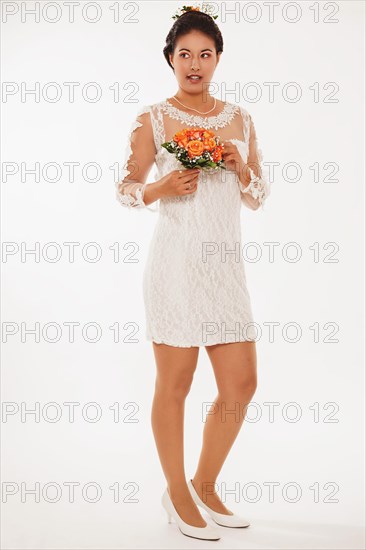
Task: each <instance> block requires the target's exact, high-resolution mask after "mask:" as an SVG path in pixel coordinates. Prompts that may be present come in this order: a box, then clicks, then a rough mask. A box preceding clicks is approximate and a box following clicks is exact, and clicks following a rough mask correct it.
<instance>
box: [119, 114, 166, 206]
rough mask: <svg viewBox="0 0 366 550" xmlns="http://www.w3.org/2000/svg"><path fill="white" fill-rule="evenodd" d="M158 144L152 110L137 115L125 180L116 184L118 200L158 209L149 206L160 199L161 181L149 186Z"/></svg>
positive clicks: (129, 139) (124, 172)
mask: <svg viewBox="0 0 366 550" xmlns="http://www.w3.org/2000/svg"><path fill="white" fill-rule="evenodd" d="M155 154H156V151H155V144H154V135H153V130H152V125H151V117H150V109H149V107H143V108H142V109H141V111H140V112H139V113H138V114H137V116H136V118H135V120H134V122H133V124H132V127H131V130H130V134H129V136H128V141H127V149H126V154H125V164H124V168H123V171H122V179H121V180H119V181H118V182H117V183H116V199H117V200H118V201H119V202H120V204H122V206H127V207H128V208H148V210H151V211H152V212H156V211H157V208H149V207H148V205H149V204H151V203H153V202H155V201H156V200H158V199H159V193H158V190H159V182H154V183H146V179H147V176H148V175H149V172H150V170H151V168H152V166H153V164H154V162H155Z"/></svg>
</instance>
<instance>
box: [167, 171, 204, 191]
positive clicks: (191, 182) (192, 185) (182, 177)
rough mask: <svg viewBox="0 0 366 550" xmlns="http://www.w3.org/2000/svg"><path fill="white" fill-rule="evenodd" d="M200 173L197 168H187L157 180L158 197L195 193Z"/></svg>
mask: <svg viewBox="0 0 366 550" xmlns="http://www.w3.org/2000/svg"><path fill="white" fill-rule="evenodd" d="M200 171H201V170H200V169H199V168H187V169H182V170H173V171H172V172H169V174H166V175H165V176H163V177H162V178H161V179H160V180H159V195H160V196H161V197H176V196H177V195H191V194H192V193H195V192H196V191H197V182H198V175H199V173H200Z"/></svg>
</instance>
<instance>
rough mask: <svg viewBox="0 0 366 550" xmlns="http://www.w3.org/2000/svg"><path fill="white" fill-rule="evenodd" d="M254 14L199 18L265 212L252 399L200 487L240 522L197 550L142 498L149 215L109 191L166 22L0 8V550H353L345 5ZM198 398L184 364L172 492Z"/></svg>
mask: <svg viewBox="0 0 366 550" xmlns="http://www.w3.org/2000/svg"><path fill="white" fill-rule="evenodd" d="M248 4H251V7H250V6H249V5H248ZM266 4H267V3H261V2H251V3H248V2H222V3H219V4H218V5H217V7H218V9H219V11H218V14H219V18H218V19H217V20H216V22H217V23H218V24H219V26H220V28H221V30H222V33H223V37H224V53H223V55H222V58H221V61H220V64H219V66H218V68H217V71H216V73H215V75H214V79H215V81H214V83H213V84H214V85H215V88H214V89H213V94H214V95H215V96H216V97H217V98H218V99H221V100H224V101H225V100H226V101H229V102H236V103H238V104H240V105H242V106H243V107H245V108H246V109H247V110H248V111H249V112H250V114H251V115H252V117H253V120H254V122H255V124H256V130H257V134H258V139H259V145H260V147H261V149H262V151H263V156H264V161H267V162H271V163H276V166H275V169H274V179H273V182H272V192H271V196H270V197H269V198H268V200H267V203H266V207H265V211H263V212H262V211H260V210H258V211H251V210H249V209H248V208H246V207H245V206H244V205H243V207H242V232H243V241H244V243H245V244H249V243H252V245H251V246H250V247H248V258H247V263H246V273H247V281H248V288H249V291H250V294H251V300H252V304H253V313H254V315H255V319H256V321H257V322H258V324H259V325H260V327H261V330H262V335H261V337H260V339H259V341H258V343H257V351H258V373H259V384H258V389H257V392H256V394H255V396H254V398H253V404H252V405H251V406H250V407H249V411H248V420H247V421H246V422H245V423H244V425H243V428H242V430H241V432H240V434H239V436H238V438H237V440H236V442H235V444H234V446H233V448H232V450H231V453H230V455H229V457H228V459H227V461H226V463H225V466H224V468H223V470H222V472H221V475H220V479H219V481H220V490H221V491H222V495H223V496H224V494H225V490H232V489H234V488H235V489H236V491H237V494H236V497H235V496H234V495H232V494H228V495H227V498H226V499H224V501H225V503H226V505H227V506H228V507H229V508H231V509H232V510H234V511H236V512H238V513H242V514H243V515H246V516H247V517H249V518H250V521H251V523H252V525H251V527H250V528H249V529H237V530H235V529H225V528H220V532H221V535H222V538H221V540H220V541H219V542H212V543H209V542H207V541H206V542H203V541H197V540H195V539H189V538H188V537H183V536H182V535H181V534H180V532H179V531H178V528H177V526H176V525H175V524H173V525H169V524H168V523H167V520H166V515H165V513H164V511H163V509H162V506H161V504H160V498H161V495H162V493H163V490H164V489H165V479H164V476H163V473H162V470H161V467H160V463H159V460H158V455H157V451H156V448H155V444H154V440H153V435H152V430H151V425H150V410H151V401H152V397H153V391H154V379H155V362H154V357H153V350H152V345H151V343H150V342H147V341H146V340H145V319H144V308H143V298H142V272H143V267H144V263H145V260H146V257H147V250H148V246H149V242H150V238H151V235H152V231H153V228H154V226H155V223H156V220H157V215H158V214H156V213H153V212H150V211H148V210H133V211H132V210H128V209H127V208H124V207H123V206H121V205H120V204H118V202H117V201H116V199H115V190H114V183H115V179H116V177H117V176H116V174H117V172H118V170H121V168H122V165H123V161H124V151H125V147H126V140H127V136H128V133H129V130H130V126H131V123H132V121H133V119H134V117H135V115H136V113H137V111H138V110H139V109H140V108H141V107H142V106H144V105H150V104H152V103H155V102H157V101H160V100H162V99H164V98H166V97H170V96H171V95H173V94H174V93H176V91H177V83H176V80H175V77H174V74H173V72H172V71H171V69H170V68H169V67H168V65H167V63H166V61H165V59H164V57H163V54H162V49H163V47H164V44H165V37H166V35H167V33H168V31H169V28H170V26H171V24H172V23H173V20H172V19H171V16H172V15H173V14H174V13H175V11H176V10H177V8H178V7H180V6H182V5H183V4H182V3H178V2H170V1H168V2H154V1H151V2H150V1H149V2H128V3H123V2H115V1H113V2H109V1H105V2H104V1H102V2H101V1H99V2H94V3H92V2H89V3H88V2H79V3H78V5H77V6H75V12H74V21H73V22H70V18H71V15H70V8H69V7H68V6H67V4H66V2H57V3H56V2H53V3H51V2H39V3H38V8H37V6H36V3H35V2H2V6H1V7H2V12H3V13H2V20H3V23H2V32H3V39H2V58H1V63H2V80H3V90H2V91H3V93H2V115H3V122H2V130H3V131H2V134H3V138H4V137H5V140H4V142H3V146H2V216H3V217H2V241H3V256H2V273H3V293H2V329H3V335H2V384H3V386H2V387H3V391H2V401H3V403H2V408H3V410H2V443H3V445H2V492H3V496H2V501H3V503H2V518H3V519H2V545H3V548H8V549H15V548H16V549H20V548H22V549H23V548H24V549H28V548H32V549H37V550H38V549H68V550H69V549H70V550H71V549H78V548H83V549H86V548H88V549H89V548H90V549H107V548H108V549H111V548H168V547H170V548H198V547H199V548H211V546H212V548H213V547H215V548H218V547H220V548H264V549H268V548H316V549H319V548H332V549H334V548H352V549H356V548H363V547H364V543H363V540H362V522H363V515H364V501H363V494H364V492H363V486H364V477H363V461H364V456H363V448H364V447H363V416H364V405H363V403H364V401H363V382H364V374H363V372H364V368H363V363H364V353H363V352H364V330H365V326H364V309H363V303H364V292H363V285H362V281H363V277H364V252H363V249H364V237H363V235H364V216H363V214H364V211H363V204H364V197H365V195H364V185H365V181H364V169H363V166H364V147H365V143H364V122H363V121H364V103H363V99H364V69H363V64H364V61H365V60H364V25H363V21H364V11H365V6H364V3H363V2H361V1H347V2H346V1H343V2H329V3H324V2H319V3H313V2H304V1H302V2H297V3H286V2H278V3H276V4H278V5H277V7H276V8H275V10H274V16H273V19H272V20H271V17H270V11H269V7H268V5H267V6H266ZM56 8H57V9H56ZM33 9H36V10H37V9H38V10H39V20H38V21H37V22H35V15H34V14H33V15H32V14H30V13H25V11H26V10H33ZM246 9H247V11H245V10H246ZM256 9H257V10H259V11H258V12H257V15H258V20H257V21H255V13H256V12H255V10H256ZM296 9H297V13H298V17H297V18H296V11H295V10H296ZM317 10H318V11H317ZM225 11H226V12H229V11H231V12H232V13H231V15H230V14H227V15H226V16H225ZM95 18H97V20H95ZM296 19H297V20H296ZM52 20H53V21H54V22H51V21H52ZM93 20H95V22H92V21H93ZM50 83H53V84H52V85H51V84H50ZM68 83H69V84H68ZM70 83H74V85H75V88H74V99H73V100H71V96H70V89H71V84H70ZM90 83H94V84H93V85H90ZM249 83H251V84H250V85H249V86H248V84H249ZM272 86H273V87H274V88H273V89H274V95H273V97H272V96H271V94H270V90H271V87H272ZM32 90H33V91H34V90H35V91H36V94H34V93H31V91H32ZM26 92H30V93H26ZM96 93H99V94H100V95H99V98H98V99H97V100H96V101H94V98H95V97H96ZM49 163H52V164H51V165H50V166H48V164H49ZM70 163H77V165H75V172H74V176H73V177H72V175H71V171H69V166H70ZM90 163H91V164H90ZM116 167H117V168H116ZM34 169H36V173H32V170H34ZM154 172H155V170H154V169H153V170H152V171H151V173H150V176H149V180H148V181H154ZM93 179H94V180H95V181H91V180H93ZM70 243H74V244H73V245H71V244H70ZM131 243H132V244H131ZM271 243H272V244H271ZM273 243H275V244H273ZM72 246H74V247H75V248H74V249H73V248H72ZM271 246H273V247H274V255H273V257H272V256H271V254H270V250H271ZM72 250H73V251H74V255H72ZM256 255H257V257H256ZM271 324H274V331H273V336H272V333H271V330H270V326H271ZM129 335H130V336H129ZM131 340H132V341H131ZM215 395H216V387H215V382H214V377H213V373H212V369H211V366H210V363H209V360H208V357H207V354H206V351H205V349H204V348H201V349H200V356H199V363H198V367H197V371H196V374H195V378H194V383H193V386H192V389H191V392H190V394H189V396H188V399H187V402H186V422H185V430H186V431H185V453H186V454H185V461H186V473H187V477H188V476H190V475H192V474H193V473H194V471H195V465H196V463H197V460H198V456H199V451H200V445H201V434H202V429H203V427H204V418H205V415H204V409H205V403H207V402H211V401H212V400H213V399H214V397H215ZM71 404H73V405H71ZM73 407H74V408H73ZM72 410H73V411H74V415H73V417H72V414H71V411H72ZM31 411H35V413H34V412H31ZM70 484H75V485H74V497H73V498H72V497H71V493H72V491H71V489H70ZM272 485H273V497H272V492H271V489H270V487H271V486H272ZM32 491H34V492H32ZM204 517H205V518H206V519H207V516H204ZM214 545H215V546H214Z"/></svg>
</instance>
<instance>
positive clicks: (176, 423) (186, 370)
mask: <svg viewBox="0 0 366 550" xmlns="http://www.w3.org/2000/svg"><path fill="white" fill-rule="evenodd" d="M153 349H154V354H155V362H156V371H157V373H156V381H155V395H154V399H153V404H152V410H151V423H152V428H153V433H154V438H155V443H156V446H157V450H158V454H159V458H160V462H161V465H162V468H163V471H164V474H165V477H166V480H167V485H168V491H169V495H170V498H171V500H172V502H173V504H174V506H175V508H176V510H177V512H178V514H179V515H180V517H181V518H182V519H183V521H185V522H186V523H189V524H190V525H193V526H194V527H205V526H206V525H207V523H206V522H205V520H204V519H203V517H202V516H201V514H200V511H199V509H198V508H197V506H196V504H195V502H194V501H193V498H192V496H191V494H190V492H189V489H188V486H187V479H186V474H185V471H184V456H183V455H184V453H183V442H184V436H183V427H184V405H185V399H186V396H187V394H188V393H189V390H190V387H191V384H192V380H193V375H194V371H195V370H196V366H197V359H198V353H199V348H198V347H192V348H180V347H175V346H168V345H166V344H156V343H155V342H153Z"/></svg>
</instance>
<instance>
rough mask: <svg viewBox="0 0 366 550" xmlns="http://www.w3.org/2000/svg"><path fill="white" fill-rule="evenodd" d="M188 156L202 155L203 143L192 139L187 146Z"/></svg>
mask: <svg viewBox="0 0 366 550" xmlns="http://www.w3.org/2000/svg"><path fill="white" fill-rule="evenodd" d="M187 151H188V156H189V157H190V158H193V157H199V156H200V155H202V153H203V143H202V141H200V140H198V139H192V141H189V142H188V145H187Z"/></svg>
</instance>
